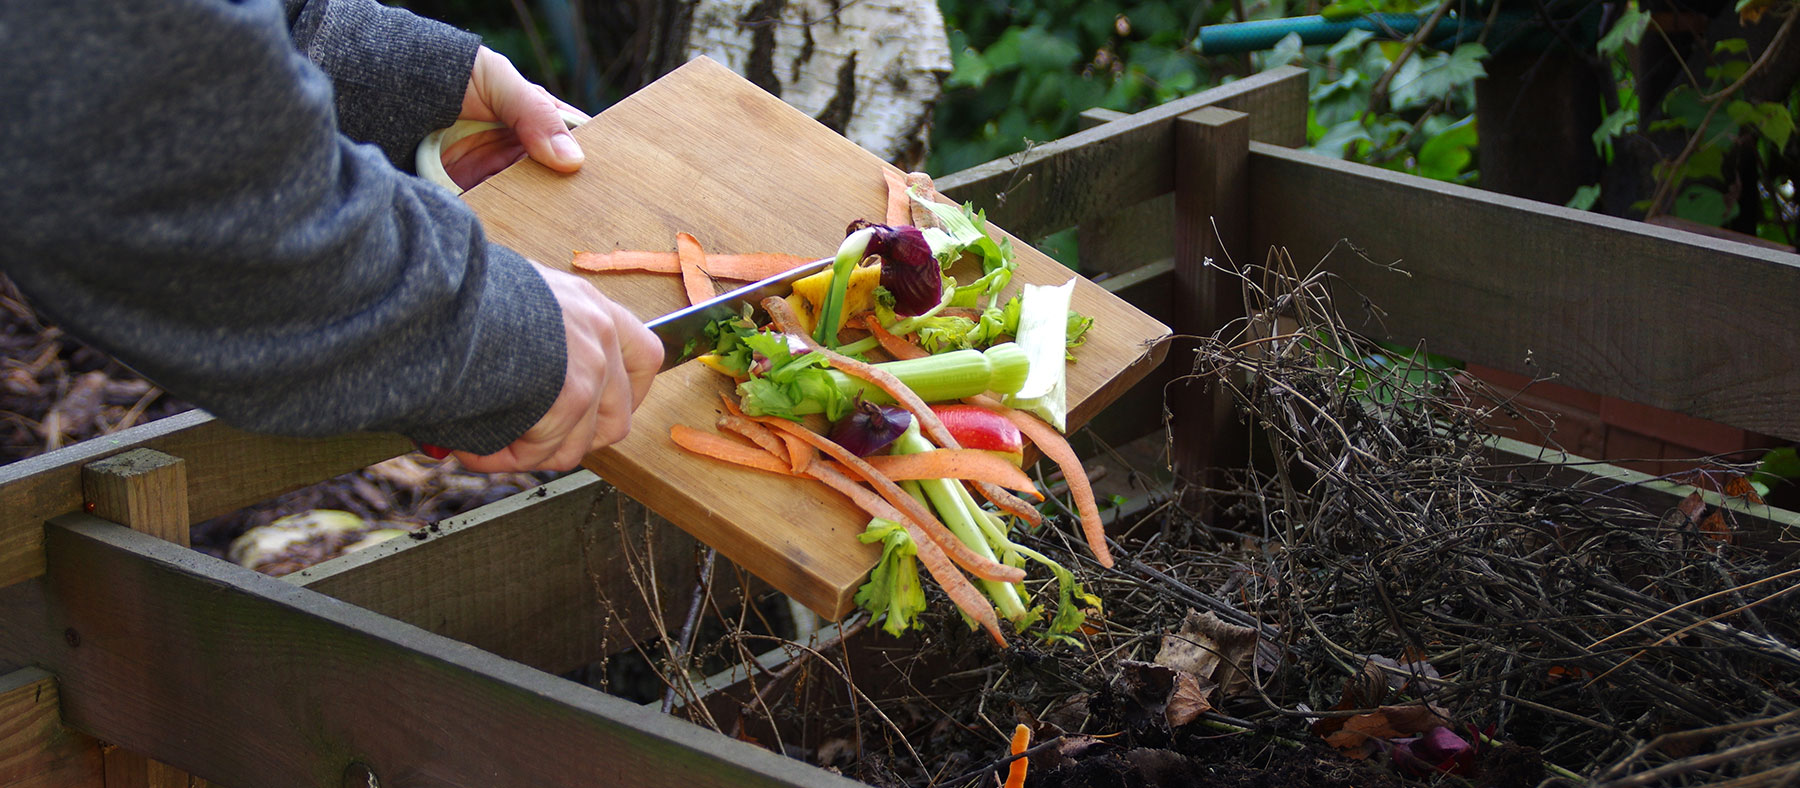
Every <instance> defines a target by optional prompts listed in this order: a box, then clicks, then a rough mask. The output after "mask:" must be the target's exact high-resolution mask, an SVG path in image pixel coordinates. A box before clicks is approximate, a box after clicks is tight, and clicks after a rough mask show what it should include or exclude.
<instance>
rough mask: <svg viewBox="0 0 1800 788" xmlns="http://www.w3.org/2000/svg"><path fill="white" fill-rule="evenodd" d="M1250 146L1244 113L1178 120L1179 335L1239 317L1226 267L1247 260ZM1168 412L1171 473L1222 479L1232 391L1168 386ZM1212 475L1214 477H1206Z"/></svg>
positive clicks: (1207, 385) (1209, 385)
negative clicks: (1221, 461) (1173, 464)
mask: <svg viewBox="0 0 1800 788" xmlns="http://www.w3.org/2000/svg"><path fill="white" fill-rule="evenodd" d="M1249 150H1250V119H1249V116H1248V115H1245V114H1244V113H1242V112H1234V111H1232V110H1228V109H1221V108H1219V107H1207V108H1205V109H1200V110H1195V111H1194V112H1192V113H1189V114H1187V115H1183V116H1181V118H1179V119H1178V121H1177V123H1176V127H1175V166H1176V171H1177V172H1178V173H1180V177H1179V178H1178V179H1177V181H1176V187H1175V288H1174V289H1175V304H1174V308H1175V316H1176V322H1175V324H1174V328H1175V332H1176V334H1178V335H1180V336H1182V337H1205V336H1211V335H1212V334H1213V333H1214V332H1216V331H1218V330H1219V329H1221V328H1223V327H1224V326H1225V325H1226V324H1227V323H1228V322H1230V321H1232V320H1235V319H1237V318H1241V317H1243V315H1244V309H1243V297H1242V292H1243V288H1242V284H1241V282H1242V280H1240V279H1239V278H1238V277H1237V276H1236V275H1234V274H1232V273H1229V272H1231V271H1235V270H1242V269H1243V268H1244V267H1246V266H1247V265H1248V264H1249V263H1250V260H1249V257H1248V253H1247V249H1246V244H1247V243H1248V239H1249V232H1250V225H1249V217H1248V216H1247V215H1246V213H1245V210H1246V208H1247V206H1248V205H1249V202H1250V199H1249V198H1250V182H1249V174H1250V171H1249ZM1177 341H1181V340H1177ZM1183 347H1184V348H1186V347H1193V345H1191V344H1188V343H1186V342H1183ZM1186 371H1187V370H1185V369H1184V370H1181V372H1186ZM1169 409H1170V412H1171V414H1172V416H1173V419H1172V421H1171V423H1170V432H1171V433H1172V439H1173V442H1174V446H1173V449H1174V457H1173V459H1174V462H1175V472H1176V473H1177V474H1180V475H1182V476H1184V477H1187V478H1189V479H1192V480H1194V481H1197V482H1202V483H1207V482H1213V483H1216V482H1222V481H1223V479H1224V477H1223V476H1222V475H1221V474H1222V473H1223V468H1221V467H1219V466H1220V464H1221V463H1220V462H1219V460H1221V459H1223V458H1225V457H1230V456H1231V454H1232V452H1231V449H1230V447H1228V446H1226V445H1225V444H1227V443H1229V442H1231V440H1232V436H1233V432H1234V430H1233V429H1232V428H1233V425H1235V424H1236V423H1237V419H1236V417H1235V416H1234V415H1233V413H1232V402H1231V394H1230V393H1229V392H1227V391H1225V390H1224V389H1223V388H1222V387H1220V386H1218V385H1216V384H1215V383H1213V381H1211V380H1209V379H1206V378H1205V377H1204V376H1198V377H1196V379H1195V380H1193V381H1192V382H1188V383H1177V384H1175V385H1173V386H1171V387H1170V390H1169ZM1209 472H1210V473H1211V474H1213V475H1214V476H1216V478H1210V479H1209V478H1205V477H1206V475H1207V474H1208V473H1209ZM1206 486H1209V487H1211V486H1216V484H1207V485H1206Z"/></svg>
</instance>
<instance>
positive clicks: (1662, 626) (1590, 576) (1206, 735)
mask: <svg viewBox="0 0 1800 788" xmlns="http://www.w3.org/2000/svg"><path fill="white" fill-rule="evenodd" d="M1242 278H1243V279H1244V282H1245V288H1244V290H1245V293H1246V307H1247V310H1246V314H1251V315H1256V317H1255V318H1254V319H1251V320H1248V321H1240V323H1239V324H1237V325H1234V326H1232V327H1230V329H1229V330H1228V331H1226V332H1221V334H1219V335H1217V336H1214V337H1211V338H1208V339H1205V340H1203V341H1202V342H1201V343H1200V344H1201V348H1200V350H1199V351H1198V353H1197V354H1196V356H1195V360H1194V374H1195V375H1196V376H1197V377H1198V378H1201V379H1205V380H1207V381H1210V383H1211V385H1214V386H1224V387H1226V388H1227V389H1229V390H1230V391H1231V392H1232V393H1233V395H1234V397H1235V399H1236V401H1237V405H1238V408H1239V412H1240V414H1241V415H1242V416H1243V417H1244V421H1245V423H1246V425H1247V427H1248V428H1249V429H1251V430H1252V431H1253V432H1254V435H1255V439H1254V440H1253V441H1252V445H1253V447H1254V448H1253V450H1252V451H1253V454H1254V455H1255V456H1254V457H1253V461H1252V463H1250V465H1249V466H1248V467H1246V468H1244V469H1241V470H1238V471H1236V472H1234V473H1231V474H1229V478H1228V479H1225V480H1224V481H1223V482H1215V483H1214V484H1213V487H1214V489H1209V490H1205V491H1198V490H1192V491H1177V493H1176V495H1174V496H1171V497H1168V498H1166V499H1165V502H1164V503H1162V504H1161V505H1157V506H1151V507H1148V508H1146V509H1144V510H1142V511H1139V512H1137V513H1135V514H1131V515H1121V516H1120V517H1119V518H1118V521H1116V522H1114V523H1113V524H1112V526H1111V528H1110V529H1109V530H1110V532H1111V533H1112V534H1114V535H1115V537H1117V538H1118V539H1119V546H1118V549H1117V550H1115V554H1117V555H1121V556H1123V558H1122V560H1121V561H1120V563H1119V565H1118V567H1117V568H1116V569H1114V570H1101V569H1099V568H1098V567H1097V566H1095V565H1094V564H1093V563H1092V562H1091V560H1087V559H1086V558H1085V555H1086V550H1085V549H1084V548H1082V547H1080V545H1079V544H1078V543H1072V542H1071V540H1070V539H1069V538H1068V537H1067V536H1066V534H1068V533H1069V532H1070V528H1069V521H1070V518H1069V516H1068V515H1066V514H1064V515H1063V516H1062V518H1061V519H1062V522H1061V523H1060V524H1059V525H1058V526H1052V527H1049V528H1046V529H1044V530H1043V531H1041V532H1040V533H1039V534H1037V535H1035V536H1027V537H1026V538H1025V540H1023V542H1024V543H1027V544H1029V545H1030V546H1032V547H1035V548H1037V549H1039V550H1040V551H1043V552H1046V553H1050V554H1052V556H1053V557H1055V558H1056V559H1058V560H1060V561H1062V562H1064V563H1065V564H1066V565H1068V566H1070V567H1077V566H1079V567H1081V568H1080V569H1079V570H1078V572H1079V573H1080V574H1081V575H1082V576H1083V582H1084V583H1085V584H1086V586H1087V588H1088V590H1090V591H1092V592H1094V593H1096V594H1097V595H1099V596H1100V597H1101V598H1102V600H1103V601H1104V608H1105V609H1104V613H1103V614H1102V615H1097V616H1093V617H1091V626H1090V627H1089V629H1088V631H1087V632H1086V633H1085V635H1084V636H1083V637H1082V638H1081V640H1082V641H1083V643H1082V647H1080V648H1076V647H1071V646H1067V645H1044V644H1029V643H1024V642H1019V641H1018V639H1017V638H1015V645H1014V646H1013V647H1012V648H1011V649H1008V650H1006V651H998V650H996V649H994V648H993V647H991V646H990V645H987V644H986V638H985V637H984V636H981V635H979V634H970V633H969V632H968V629H967V627H966V626H965V625H964V624H963V623H962V622H961V621H959V620H957V619H956V618H955V616H954V614H953V613H951V612H947V611H951V610H953V608H952V607H951V606H950V605H949V604H948V603H947V602H945V601H943V600H942V599H941V598H940V599H937V600H934V610H935V611H937V614H938V615H939V616H941V618H939V619H937V621H936V624H935V625H934V626H932V627H931V628H929V629H928V630H927V631H926V632H925V633H923V634H915V635H913V636H911V637H909V638H907V639H904V640H900V641H894V640H892V639H890V638H887V637H886V636H885V635H883V636H880V638H879V640H878V641H877V643H876V645H875V646H873V647H867V648H862V649H860V650H859V649H854V648H853V649H852V652H851V653H850V654H849V655H848V656H847V657H846V656H845V655H842V654H839V653H836V652H832V653H830V654H828V655H827V656H823V657H818V658H813V659H810V660H809V659H801V660H799V661H798V662H797V663H792V664H790V666H789V667H787V668H785V669H784V670H783V671H782V672H779V673H775V674H772V675H764V676H761V677H760V678H758V679H753V680H752V681H751V682H750V683H751V685H752V687H753V691H754V694H753V696H752V697H751V698H750V699H749V700H748V701H744V702H742V707H741V708H740V709H739V712H740V714H739V715H738V716H736V717H733V718H730V719H729V721H726V722H720V720H719V719H715V718H709V719H711V721H712V723H713V724H714V725H715V726H717V727H720V729H721V730H724V731H725V732H727V733H730V734H732V735H736V736H739V737H743V738H748V739H754V740H757V741H760V742H762V743H764V744H766V745H769V746H772V747H779V748H781V749H785V750H787V751H788V752H790V753H791V754H795V755H798V756H802V757H806V758H809V759H811V760H813V761H814V762H817V763H820V764H821V765H826V766H830V767H834V768H838V769H840V770H842V771H843V772H844V773H846V774H848V775H849V776H852V777H855V778H857V779H860V780H863V781H865V782H868V783H870V784H874V785H882V786H887V785H909V786H924V785H945V786H964V785H979V786H992V785H995V784H996V783H997V780H998V777H999V776H1001V775H1004V774H1006V772H1007V765H1006V763H1005V760H1006V756H1007V752H1008V748H1007V743H1008V737H1009V735H1010V734H1011V733H1012V732H1013V730H1014V727H1015V724H1019V723H1023V724H1024V725H1026V726H1028V727H1029V728H1031V729H1032V731H1033V733H1034V734H1035V736H1034V738H1033V740H1032V744H1033V746H1032V747H1031V749H1029V750H1028V751H1027V752H1028V753H1029V756H1028V757H1029V762H1030V764H1031V768H1030V772H1029V777H1028V782H1027V785H1029V786H1032V788H1038V787H1039V786H1152V787H1155V786H1212V785H1229V786H1237V785H1270V786H1278V785H1285V786H1305V785H1344V786H1349V785H1356V786H1375V785H1435V784H1450V785H1492V786H1512V785H1520V786H1532V785H1603V786H1637V785H1644V786H1649V785H1659V786H1660V785H1669V786H1701V785H1708V786H1764V785H1767V786H1774V785H1791V784H1794V781H1795V780H1796V779H1800V765H1796V764H1800V685H1797V682H1800V649H1796V647H1795V646H1796V644H1800V595H1793V594H1789V593H1788V592H1789V591H1791V590H1793V589H1794V588H1795V584H1796V581H1797V580H1800V562H1797V561H1796V560H1795V559H1794V558H1793V555H1792V553H1791V552H1790V551H1787V550H1785V549H1782V546H1781V545H1779V544H1775V543H1773V542H1772V541H1771V540H1770V539H1769V538H1768V537H1769V536H1770V535H1769V534H1766V533H1765V534H1763V535H1762V538H1761V540H1760V542H1759V540H1758V538H1757V534H1756V530H1755V529H1754V528H1753V527H1752V524H1751V522H1750V521H1749V519H1748V518H1743V517H1739V516H1735V515H1733V513H1732V511H1731V510H1730V509H1729V508H1719V507H1716V506H1713V505H1710V504H1708V503H1707V502H1706V500H1705V499H1702V498H1701V497H1699V496H1692V497H1689V498H1688V499H1686V500H1682V499H1680V498H1678V497H1673V496H1670V497H1667V498H1666V500H1659V499H1657V498H1655V497H1654V496H1650V495H1647V494H1643V492H1642V491H1638V490H1635V489H1631V488H1624V487H1620V486H1618V485H1616V484H1612V483H1604V482H1601V483H1589V484H1574V483H1572V482H1571V479H1572V478H1573V477H1572V476H1570V475H1568V474H1566V473H1564V474H1563V475H1557V473H1556V472H1554V471H1553V470H1552V469H1550V468H1549V467H1548V466H1544V465H1539V464H1535V463H1521V462H1516V461H1506V460H1496V459H1495V455H1494V454H1493V453H1492V452H1491V451H1490V450H1489V449H1488V448H1486V444H1485V443H1484V438H1485V437H1486V433H1485V431H1484V429H1483V428H1482V427H1481V426H1480V425H1481V424H1482V422H1483V417H1484V416H1487V415H1489V414H1488V413H1487V412H1486V411H1487V410H1489V409H1493V408H1502V409H1504V408H1507V407H1508V405H1507V403H1505V402H1503V401H1502V402H1499V403H1498V404H1496V403H1495V402H1494V401H1493V400H1492V399H1490V398H1484V397H1483V396H1481V395H1482V392H1480V391H1473V390H1470V386H1472V385H1474V384H1470V383H1468V382H1467V381H1462V380H1458V379H1456V378H1453V377H1451V376H1448V375H1445V374H1440V373H1438V372H1436V371H1433V370H1429V369H1425V368H1423V367H1420V366H1416V365H1414V364H1411V363H1403V362H1400V361H1397V360H1396V355H1395V354H1394V353H1392V352H1391V351H1390V350H1384V349H1382V348H1379V347H1377V346H1374V345H1371V344H1370V343H1367V342H1365V341H1363V340H1361V339H1359V338H1357V337H1356V336H1354V335H1352V334H1351V333H1350V332H1348V331H1347V330H1346V329H1345V327H1344V325H1345V323H1344V320H1343V319H1342V318H1341V317H1340V315H1339V309H1338V305H1336V304H1334V303H1333V301H1332V295H1331V291H1330V288H1329V287H1328V285H1329V279H1328V278H1327V277H1326V276H1325V275H1323V274H1321V273H1316V272H1314V273H1308V272H1304V271H1297V270H1295V268H1294V266H1293V265H1292V263H1291V262H1289V261H1287V260H1286V258H1285V257H1282V256H1280V255H1274V256H1272V257H1271V261H1270V263H1269V264H1268V265H1267V266H1265V267H1262V268H1259V269H1256V272H1255V273H1254V274H1245V275H1244V276H1243V277H1242ZM1355 308H1356V310H1357V313H1358V314H1359V315H1361V314H1362V313H1363V310H1365V309H1368V308H1369V307H1366V306H1364V305H1361V304H1358V305H1357V306H1356V307H1355ZM1712 481H1714V482H1715V483H1716V485H1717V486H1718V487H1719V488H1721V489H1723V490H1725V491H1726V492H1727V494H1728V495H1738V496H1741V497H1743V498H1746V499H1749V498H1753V497H1754V495H1755V494H1754V492H1752V491H1750V490H1749V489H1748V485H1746V484H1744V483H1743V480H1742V477H1741V474H1736V473H1734V472H1733V471H1731V470H1730V469H1728V468H1726V469H1722V470H1721V471H1720V472H1719V473H1718V474H1715V475H1714V477H1713V479H1712ZM1199 492H1204V493H1205V495H1193V496H1184V495H1183V493H1199ZM1634 493H1635V494H1634ZM1201 499H1203V500H1209V501H1211V508H1210V513H1205V512H1206V511H1207V510H1202V509H1200V508H1198V507H1194V506H1187V507H1185V508H1184V506H1182V505H1180V503H1179V502H1181V501H1184V500H1201ZM1712 500H1715V501H1716V500H1718V499H1717V498H1714V499H1712ZM1640 501H1648V502H1649V503H1643V502H1640ZM859 625H860V624H859V623H853V624H851V625H850V626H851V627H852V628H854V627H856V626H859ZM764 648H766V645H764V646H760V647H757V648H756V649H755V650H762V649H764ZM805 653H807V654H813V655H817V654H819V653H820V651H819V650H816V649H815V650H812V651H807V652H805ZM846 678H848V681H846ZM822 710H823V711H822ZM768 719H774V720H776V721H777V722H778V723H785V725H784V726H782V725H778V726H773V727H771V726H767V725H763V724H762V723H763V722H765V721H766V720H768ZM777 729H784V730H786V731H789V733H788V734H787V736H788V739H787V740H780V739H779V738H777V740H773V741H772V740H770V737H772V736H777V734H775V733H774V732H773V731H775V730H777ZM795 730H801V731H804V734H803V735H801V736H800V737H799V738H802V739H804V740H803V741H799V742H796V741H793V740H792V739H793V738H794V737H795V734H793V733H792V731H795Z"/></svg>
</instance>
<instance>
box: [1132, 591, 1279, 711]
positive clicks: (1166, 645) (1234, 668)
mask: <svg viewBox="0 0 1800 788" xmlns="http://www.w3.org/2000/svg"><path fill="white" fill-rule="evenodd" d="M1259 640H1260V639H1259V638H1258V637H1257V634H1256V630H1254V629H1251V628H1250V627H1245V626H1239V625H1237V624H1232V623H1228V622H1226V621H1225V620H1223V619H1221V618H1219V617H1218V616H1216V615H1214V614H1213V613H1212V611H1207V612H1205V613H1201V612H1199V611H1195V610H1189V611H1188V614H1187V617H1186V618H1184V619H1182V621H1181V629H1180V630H1178V631H1176V632H1175V633H1173V634H1169V635H1164V636H1163V639H1162V647H1161V649H1159V650H1158V651H1157V654H1156V658H1155V662H1156V663H1157V664H1159V665H1166V666H1168V667H1171V668H1175V669H1176V670H1181V671H1186V672H1188V673H1192V674H1194V675H1195V676H1196V677H1198V678H1201V679H1207V680H1209V681H1211V682H1212V683H1213V684H1216V685H1218V695H1217V697H1220V698H1226V697H1231V696H1234V695H1239V694H1244V693H1247V692H1249V691H1250V689H1251V678H1250V676H1251V674H1250V670H1251V666H1252V665H1253V664H1255V662H1256V660H1257V658H1258V657H1259V654H1258V648H1257V646H1258V641H1259Z"/></svg>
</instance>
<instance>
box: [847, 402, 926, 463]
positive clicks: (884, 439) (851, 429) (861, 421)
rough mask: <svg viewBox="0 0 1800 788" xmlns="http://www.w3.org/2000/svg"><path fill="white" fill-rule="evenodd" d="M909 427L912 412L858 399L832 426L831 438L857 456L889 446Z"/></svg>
mask: <svg viewBox="0 0 1800 788" xmlns="http://www.w3.org/2000/svg"><path fill="white" fill-rule="evenodd" d="M909 426H912V414H911V413H907V412H906V409H905V408H900V407H897V406H894V405H877V404H875V403H873V402H867V401H859V402H857V403H856V407H854V408H852V409H851V410H850V413H849V414H848V415H846V416H844V417H843V418H841V419H838V422H837V423H836V424H833V425H832V426H831V434H830V435H829V436H828V437H830V438H831V440H832V441H833V442H834V443H836V444H838V445H839V446H842V447H844V448H845V449H848V450H850V452H851V453H852V454H855V455H856V456H858V457H867V456H869V455H871V454H874V453H876V452H878V451H881V450H882V449H885V448H887V447H888V444H891V443H893V442H894V439H896V438H899V437H900V433H902V432H905V431H906V428H907V427H909Z"/></svg>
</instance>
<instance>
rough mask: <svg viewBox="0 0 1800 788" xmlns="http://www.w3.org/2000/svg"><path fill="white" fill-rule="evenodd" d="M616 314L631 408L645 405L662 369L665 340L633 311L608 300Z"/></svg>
mask: <svg viewBox="0 0 1800 788" xmlns="http://www.w3.org/2000/svg"><path fill="white" fill-rule="evenodd" d="M608 306H610V307H611V308H612V311H613V314H614V320H613V325H614V326H615V330H616V331H617V332H618V343H619V353H620V355H621V356H623V359H622V360H623V361H624V367H625V375H626V377H627V378H628V379H629V380H630V384H631V385H630V394H631V407H632V408H633V409H636V408H637V406H639V405H642V404H644V397H645V396H647V395H648V394H649V393H650V384H651V383H652V382H654V381H655V380H656V373H657V372H658V371H660V370H661V369H662V362H663V346H662V340H660V339H657V338H656V334H655V333H653V332H652V331H651V330H650V329H648V328H645V327H644V324H643V323H642V322H641V321H639V320H638V319H637V318H636V317H635V316H633V315H632V314H631V312H629V311H627V310H626V309H625V308H624V307H622V306H619V305H618V304H616V303H611V302H609V303H608Z"/></svg>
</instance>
